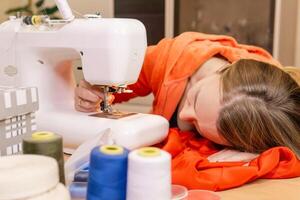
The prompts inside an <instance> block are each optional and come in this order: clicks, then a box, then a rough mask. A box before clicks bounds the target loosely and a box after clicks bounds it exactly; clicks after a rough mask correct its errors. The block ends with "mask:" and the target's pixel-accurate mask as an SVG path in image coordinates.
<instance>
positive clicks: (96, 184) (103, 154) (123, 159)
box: [87, 145, 129, 200]
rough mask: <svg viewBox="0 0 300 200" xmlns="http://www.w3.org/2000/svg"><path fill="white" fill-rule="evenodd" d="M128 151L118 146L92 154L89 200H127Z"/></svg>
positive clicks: (96, 150) (97, 148)
mask: <svg viewBox="0 0 300 200" xmlns="http://www.w3.org/2000/svg"><path fill="white" fill-rule="evenodd" d="M128 153H129V152H128V150H126V149H125V148H123V147H120V146H117V145H105V146H101V147H95V148H94V149H93V150H92V152H91V157H90V168H89V178H88V191H87V200H100V199H101V200H112V199H113V200H125V199H126V182H127V160H128Z"/></svg>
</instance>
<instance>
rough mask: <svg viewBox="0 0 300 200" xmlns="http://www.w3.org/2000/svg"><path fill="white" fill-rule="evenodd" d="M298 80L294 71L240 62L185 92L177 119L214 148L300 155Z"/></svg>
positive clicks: (253, 61) (299, 96)
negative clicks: (285, 150) (276, 148)
mask: <svg viewBox="0 0 300 200" xmlns="http://www.w3.org/2000/svg"><path fill="white" fill-rule="evenodd" d="M285 71H286V72H285ZM299 76H300V71H299V70H298V69H296V68H283V69H280V68H278V67H275V66H272V65H270V64H267V63H263V62H258V61H255V60H246V59H243V60H240V61H238V62H236V63H234V64H232V65H229V66H227V67H226V68H224V69H221V70H220V71H219V72H215V73H212V74H209V75H207V76H205V77H204V78H203V79H201V80H200V81H198V82H197V83H195V84H194V85H193V86H191V88H188V92H187V95H186V99H183V101H182V102H183V103H182V105H180V106H179V118H180V119H181V120H182V121H188V122H190V123H192V124H193V125H194V126H195V128H196V129H197V130H198V132H199V133H200V134H201V135H202V136H204V137H206V138H208V139H210V140H212V141H214V142H216V143H218V144H223V145H230V146H232V147H234V148H236V149H240V150H242V151H248V152H262V151H264V150H266V149H268V148H270V147H274V146H287V147H289V148H291V149H292V150H294V151H295V152H296V153H297V154H298V155H300V88H299V82H300V77H299ZM297 81H298V84H297Z"/></svg>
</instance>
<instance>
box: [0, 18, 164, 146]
mask: <svg viewBox="0 0 300 200" xmlns="http://www.w3.org/2000/svg"><path fill="white" fill-rule="evenodd" d="M146 46H147V43H146V34H145V28H144V26H143V24H142V23H141V22H139V21H137V20H132V19H102V18H99V19H75V20H73V21H71V22H70V23H67V24H64V25H53V26H40V27H35V26H24V25H22V22H21V20H20V19H12V20H9V21H7V22H5V23H3V24H1V26H0V70H1V73H0V85H6V86H37V87H38V91H39V99H40V109H39V111H38V113H37V127H38V130H47V131H54V132H56V133H57V134H60V135H62V136H63V137H64V145H65V147H66V148H71V149H74V148H76V147H77V146H78V145H80V144H81V143H82V142H84V141H85V140H87V139H90V138H92V137H94V136H96V135H97V134H100V133H102V132H103V131H104V130H110V132H111V134H112V136H111V137H112V139H113V140H114V141H115V142H116V143H118V144H120V145H123V146H125V147H127V148H130V149H133V148H137V147H140V146H145V145H152V144H154V143H157V142H160V141H161V140H162V139H163V138H165V137H166V134H167V132H168V123H167V121H166V120H165V119H164V118H162V117H160V116H156V115H148V114H135V115H131V116H128V117H124V118H121V119H117V120H116V119H105V118H98V117H92V116H89V115H90V114H86V113H80V112H76V111H75V110H74V88H75V86H76V85H75V83H74V76H73V70H72V69H71V68H70V67H66V61H72V60H76V59H81V62H82V65H83V73H84V77H85V79H86V80H87V81H88V82H90V83H91V84H96V85H107V86H119V85H123V84H126V85H128V84H132V83H134V82H136V80H137V78H138V75H139V73H140V70H141V66H142V63H143V58H144V54H145V50H146Z"/></svg>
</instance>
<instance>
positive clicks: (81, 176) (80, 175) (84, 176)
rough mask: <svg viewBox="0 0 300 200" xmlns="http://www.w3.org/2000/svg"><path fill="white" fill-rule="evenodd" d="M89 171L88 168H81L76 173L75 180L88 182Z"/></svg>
mask: <svg viewBox="0 0 300 200" xmlns="http://www.w3.org/2000/svg"><path fill="white" fill-rule="evenodd" d="M88 178H89V171H88V170H80V171H78V172H76V173H75V175H74V181H73V182H83V183H84V182H88Z"/></svg>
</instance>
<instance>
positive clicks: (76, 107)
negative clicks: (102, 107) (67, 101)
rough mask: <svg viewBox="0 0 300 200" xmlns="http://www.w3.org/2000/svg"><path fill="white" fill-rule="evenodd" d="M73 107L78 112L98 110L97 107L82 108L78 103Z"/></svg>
mask: <svg viewBox="0 0 300 200" xmlns="http://www.w3.org/2000/svg"><path fill="white" fill-rule="evenodd" d="M75 109H76V110H77V111H79V112H86V113H88V112H97V110H98V109H86V108H83V107H81V106H79V105H76V106H75Z"/></svg>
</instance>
